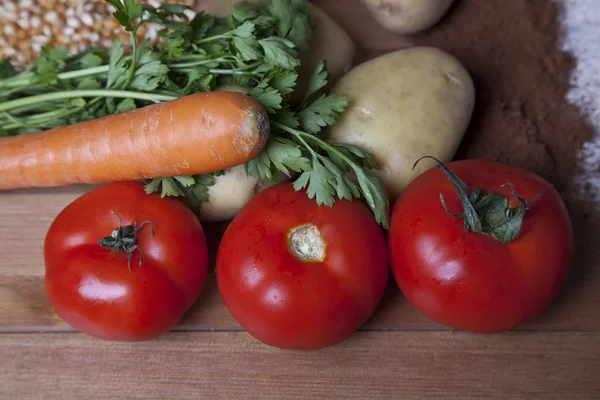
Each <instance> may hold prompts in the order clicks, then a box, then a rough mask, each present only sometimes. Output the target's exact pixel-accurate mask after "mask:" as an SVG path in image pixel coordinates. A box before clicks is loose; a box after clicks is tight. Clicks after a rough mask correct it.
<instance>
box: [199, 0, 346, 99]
mask: <svg viewBox="0 0 600 400" xmlns="http://www.w3.org/2000/svg"><path fill="white" fill-rule="evenodd" d="M240 1H241V0H210V1H207V2H204V3H205V4H201V5H200V8H201V9H202V10H203V11H204V12H206V13H207V14H210V15H215V16H220V17H224V16H227V15H229V14H230V13H231V10H232V7H233V5H234V4H235V3H239V2H240ZM250 3H255V4H258V3H260V0H250ZM273 3H274V4H275V3H277V1H274V2H273ZM308 5H309V7H310V11H311V12H310V14H309V15H307V17H306V18H304V17H301V18H300V19H299V20H297V21H295V23H294V26H298V27H300V26H305V27H309V29H308V31H307V42H306V44H304V45H303V46H302V47H301V48H299V50H300V51H299V58H300V69H299V71H298V83H297V85H296V87H295V90H294V92H293V93H292V97H291V102H292V103H293V104H295V105H297V104H299V103H300V102H301V101H302V96H303V93H304V92H305V91H306V89H307V85H308V80H309V78H310V76H311V75H312V73H313V71H314V70H315V68H317V66H318V65H319V63H320V62H321V61H322V60H325V62H326V63H327V70H328V72H329V84H328V87H327V88H328V89H330V88H331V86H333V85H334V84H335V83H336V82H337V81H338V80H340V78H341V77H342V76H344V74H346V73H347V72H348V71H349V70H350V69H351V68H352V66H353V65H354V61H355V58H356V49H355V46H354V43H353V41H352V39H351V38H350V35H348V33H347V32H346V31H345V30H344V29H343V28H342V27H341V26H340V25H339V24H338V23H337V22H335V21H334V20H333V19H332V18H331V17H330V16H329V15H327V13H326V12H325V11H323V10H322V9H321V8H319V7H318V6H317V5H315V4H313V3H308Z"/></svg>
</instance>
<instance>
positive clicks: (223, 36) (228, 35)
mask: <svg viewBox="0 0 600 400" xmlns="http://www.w3.org/2000/svg"><path fill="white" fill-rule="evenodd" d="M232 34H233V31H229V32H225V33H222V34H220V35H215V36H210V37H207V38H204V39H200V40H197V41H195V42H194V44H196V45H198V44H204V43H210V42H214V41H215V40H219V39H231V37H232Z"/></svg>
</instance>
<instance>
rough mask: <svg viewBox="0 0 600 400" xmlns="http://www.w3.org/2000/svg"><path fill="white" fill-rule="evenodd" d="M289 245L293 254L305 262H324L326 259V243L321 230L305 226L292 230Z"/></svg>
mask: <svg viewBox="0 0 600 400" xmlns="http://www.w3.org/2000/svg"><path fill="white" fill-rule="evenodd" d="M288 245H289V248H290V251H291V252H292V254H293V255H294V256H295V257H296V258H298V259H299V260H300V261H303V262H322V261H323V260H324V259H325V247H326V246H325V241H324V240H323V237H322V236H321V232H320V231H319V228H317V227H316V226H315V225H313V224H304V225H300V226H297V227H295V228H292V229H290V233H289V235H288Z"/></svg>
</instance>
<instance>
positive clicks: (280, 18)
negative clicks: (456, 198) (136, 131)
mask: <svg viewBox="0 0 600 400" xmlns="http://www.w3.org/2000/svg"><path fill="white" fill-rule="evenodd" d="M109 3H110V4H112V5H113V7H114V8H115V10H116V11H115V14H114V15H115V18H116V19H117V20H118V21H119V22H120V23H121V25H123V27H124V28H125V29H126V30H127V31H129V32H130V33H131V39H132V40H131V46H130V47H131V54H128V55H125V52H124V47H123V45H122V44H121V43H120V41H118V40H117V41H115V43H114V45H113V47H112V50H111V51H110V53H109V52H107V51H105V50H103V49H92V48H90V49H88V50H87V51H86V52H83V53H81V54H78V55H75V56H67V51H66V49H63V48H54V49H52V48H50V47H44V49H43V51H42V55H41V57H40V58H39V59H38V60H36V62H35V63H34V64H32V65H31V66H29V67H28V68H27V70H26V71H23V72H21V73H17V71H15V70H14V68H13V67H12V66H11V65H10V63H9V62H7V61H6V60H5V61H4V62H2V67H1V68H0V135H2V134H4V135H16V134H21V133H27V132H32V131H37V130H43V129H48V128H53V127H56V126H61V125H70V124H73V123H77V122H81V121H86V120H90V119H96V118H98V117H101V116H105V115H108V114H115V113H119V112H124V111H128V110H131V109H134V108H139V107H144V106H147V105H148V104H150V103H152V102H161V101H165V100H167V99H173V98H176V97H183V96H186V95H190V94H193V93H196V92H206V91H213V90H214V88H215V87H217V86H220V85H223V84H226V83H235V84H237V85H238V86H249V87H251V90H250V92H249V95H250V96H251V97H253V98H254V99H256V100H257V101H259V102H260V103H261V104H262V105H263V107H264V108H265V110H266V111H267V113H268V114H269V122H270V126H271V134H270V139H269V141H268V143H267V145H266V147H265V149H263V151H262V152H261V153H260V155H259V156H258V157H255V158H254V159H253V160H251V161H250V162H248V163H246V164H245V165H246V168H247V171H248V173H250V174H251V175H253V176H256V177H259V178H263V179H270V180H275V179H277V178H278V177H279V175H280V174H285V175H288V176H290V177H291V176H294V177H295V187H296V189H298V190H299V189H302V188H308V191H307V193H308V195H309V196H310V197H311V198H315V199H316V202H317V203H318V204H327V205H330V204H332V203H333V202H334V201H335V199H349V198H353V197H362V198H364V199H365V201H366V202H367V204H368V205H369V207H370V208H371V209H372V210H373V212H374V213H375V216H376V218H377V221H378V222H380V223H381V224H382V225H383V226H387V224H388V212H389V204H388V203H387V198H386V194H385V188H384V187H383V185H382V184H381V182H380V181H379V180H378V179H377V178H375V177H374V176H372V175H370V174H369V173H368V170H369V169H371V168H373V167H374V166H375V164H374V163H373V161H372V157H371V155H370V154H368V153H366V152H364V151H361V150H359V149H356V148H355V147H354V146H350V145H345V144H343V143H340V144H334V143H328V142H326V141H325V140H324V138H323V133H324V131H325V130H326V128H328V127H329V126H331V125H333V124H334V123H335V122H336V120H337V118H338V115H339V114H340V113H341V112H342V111H343V110H344V109H345V107H346V105H347V104H348V99H347V98H345V97H340V96H335V95H327V94H326V93H325V90H324V88H325V86H326V85H327V81H328V73H327V70H326V68H325V63H324V62H322V63H320V64H319V65H318V66H317V68H316V69H315V70H314V72H313V74H312V76H311V78H310V80H309V83H308V85H307V89H306V91H305V93H304V96H303V98H302V102H301V104H300V105H299V106H297V107H293V108H292V107H291V106H290V100H289V99H290V96H291V94H292V93H293V92H294V90H295V89H296V82H297V78H298V69H299V66H300V58H299V56H298V52H299V51H302V50H304V49H305V48H306V46H307V43H308V42H307V40H308V37H309V36H310V30H311V29H310V25H307V24H306V21H307V20H308V18H309V7H308V3H307V2H306V1H305V0H298V1H293V2H289V1H285V0H272V1H270V2H265V4H263V5H256V4H254V5H253V4H250V3H238V4H235V5H234V6H233V8H232V12H231V14H230V15H229V16H228V17H226V18H216V17H213V16H211V15H207V14H203V13H199V14H197V15H196V16H195V17H194V18H193V19H192V20H191V21H189V23H187V22H185V20H186V19H187V17H186V15H185V14H184V12H185V11H186V10H187V9H188V8H187V7H184V6H181V5H173V4H165V5H163V6H161V7H158V8H154V7H152V6H149V5H144V6H142V5H141V4H140V3H139V2H137V1H135V0H132V1H120V0H110V1H109ZM144 24H153V25H154V26H155V27H158V28H159V29H160V36H161V39H162V40H161V41H160V42H159V43H157V44H151V43H150V42H149V41H141V42H140V41H138V40H137V33H138V28H139V27H140V26H142V25H144ZM40 93H43V94H40ZM142 150H143V148H140V151H142ZM346 172H352V173H353V174H354V175H356V181H352V180H351V179H349V178H346V175H345V173H346ZM213 175H214V174H209V175H183V176H181V177H180V178H179V179H175V178H173V177H167V178H161V179H159V180H154V181H152V182H150V183H149V184H148V185H147V186H146V189H147V191H148V192H154V191H158V192H160V193H161V194H162V195H163V196H181V197H182V199H183V200H184V201H186V202H187V204H188V205H190V206H191V207H194V208H198V207H199V206H200V203H201V202H203V201H206V200H207V192H208V190H207V187H208V186H210V185H211V184H212V183H213V182H214V180H213Z"/></svg>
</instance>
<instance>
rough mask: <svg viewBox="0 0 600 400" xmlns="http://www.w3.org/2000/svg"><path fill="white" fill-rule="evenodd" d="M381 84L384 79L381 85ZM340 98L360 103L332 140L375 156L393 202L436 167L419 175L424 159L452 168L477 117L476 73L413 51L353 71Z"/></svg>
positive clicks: (432, 53)
mask: <svg viewBox="0 0 600 400" xmlns="http://www.w3.org/2000/svg"><path fill="white" fill-rule="evenodd" d="M374 76H377V79H373V77H374ZM332 93H334V94H336V95H339V96H348V97H350V98H351V99H352V101H351V103H350V106H349V107H348V109H347V110H346V111H345V112H344V113H343V114H342V116H341V118H340V120H339V121H338V122H337V124H335V125H334V126H332V127H331V129H330V131H329V133H330V134H329V137H328V138H329V140H331V141H333V142H342V143H350V144H354V145H356V146H358V147H360V148H361V149H362V150H365V151H368V152H369V153H372V154H373V155H374V156H375V161H376V163H377V165H378V166H379V167H380V168H379V170H377V171H374V173H375V174H376V175H377V176H379V177H380V178H381V179H382V180H383V182H384V184H385V185H386V187H387V190H388V192H389V193H390V196H391V197H392V199H395V198H397V197H398V196H399V195H400V193H402V190H403V189H404V188H405V187H406V185H408V184H409V183H410V182H411V181H412V180H413V179H414V178H415V177H416V176H417V175H419V174H420V173H421V172H423V171H425V170H427V169H429V168H432V167H433V166H434V165H435V163H433V162H432V161H429V160H425V161H424V162H422V163H419V165H418V167H417V168H416V169H414V170H411V167H412V165H413V163H414V162H415V161H416V159H417V157H418V154H431V155H433V156H435V157H437V158H439V159H441V160H442V161H444V162H448V161H450V160H452V158H453V157H454V154H455V152H456V150H457V148H458V145H459V144H460V142H461V140H462V138H463V135H464V133H465V131H466V129H467V126H468V124H469V121H470V119H471V114H472V112H473V105H474V97H475V90H474V86H473V82H472V80H471V77H470V76H469V73H468V72H467V71H466V70H465V68H464V67H463V66H462V65H461V63H460V62H459V61H458V60H457V59H456V58H454V57H452V56H451V55H449V54H447V53H445V52H443V51H441V50H438V49H435V48H432V47H412V48H409V49H405V50H399V51H395V52H391V53H388V54H385V55H383V56H379V57H376V58H374V59H371V60H369V61H367V62H365V63H363V64H361V65H359V66H357V67H355V68H354V69H353V70H352V71H350V72H349V73H348V74H347V75H345V76H344V77H343V78H342V79H341V80H340V81H339V82H338V84H337V85H336V86H335V87H334V88H333V90H332Z"/></svg>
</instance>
